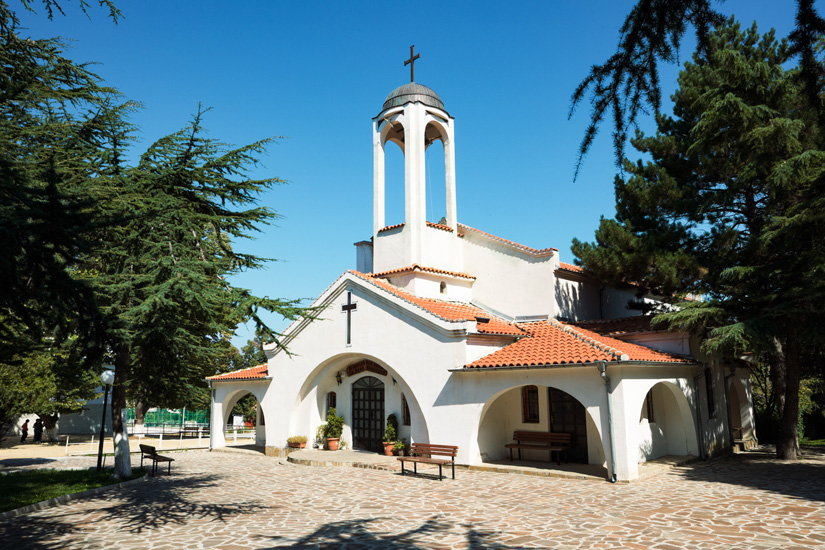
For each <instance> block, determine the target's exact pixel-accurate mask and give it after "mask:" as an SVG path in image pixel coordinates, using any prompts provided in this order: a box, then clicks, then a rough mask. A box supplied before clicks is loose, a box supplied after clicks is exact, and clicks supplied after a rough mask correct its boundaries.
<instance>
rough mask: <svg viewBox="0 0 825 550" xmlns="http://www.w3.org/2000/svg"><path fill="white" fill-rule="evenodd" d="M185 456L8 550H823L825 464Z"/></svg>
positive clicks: (9, 526)
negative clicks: (493, 465) (369, 462)
mask: <svg viewBox="0 0 825 550" xmlns="http://www.w3.org/2000/svg"><path fill="white" fill-rule="evenodd" d="M174 456H175V458H176V462H175V463H174V464H173V467H172V475H171V476H168V477H167V476H159V477H157V478H154V479H151V480H150V481H148V482H146V483H141V484H138V485H135V486H132V487H129V488H127V489H124V490H120V491H111V492H108V493H105V494H103V495H99V496H97V497H94V498H90V499H87V500H80V501H74V502H71V503H69V504H65V505H60V506H56V507H53V508H49V509H46V510H40V511H37V512H33V513H31V514H29V515H27V516H21V517H16V518H11V519H8V520H5V521H2V522H0V548H13V549H23V548H34V549H37V548H78V549H79V548H100V549H102V548H119V549H131V548H134V549H138V548H140V549H144V548H146V549H170V550H171V549H174V550H180V549H184V548H221V549H247V548H298V549H310V548H312V549H314V548H319V549H328V548H346V549H362V548H363V549H367V548H389V549H416V548H422V549H423V548H427V549H430V548H472V549H476V550H478V549H488V548H489V549H496V550H503V549H514V548H558V549H573V548H576V549H609V548H623V549H624V548H630V549H639V550H641V549H659V550H674V549H679V548H690V549H699V550H701V549H713V550H717V549H720V548H724V549H748V550H766V549H778V548H783V549H792V548H793V549H799V548H810V549H814V548H816V549H821V548H825V453H822V452H819V453H813V452H809V453H808V454H806V456H805V457H804V458H803V459H802V460H800V461H797V462H794V463H789V462H777V461H774V460H771V459H769V458H767V456H766V455H765V454H764V453H747V454H743V455H735V456H733V457H730V458H726V459H721V460H715V461H711V462H707V463H694V464H690V465H687V466H680V467H675V468H672V469H670V470H667V471H666V472H664V473H660V474H657V475H651V476H648V477H646V478H644V479H642V480H640V481H638V482H636V483H632V484H610V483H607V482H591V481H582V480H571V479H561V478H551V477H539V476H533V475H512V474H504V473H495V472H480V471H467V470H461V471H459V472H457V474H456V475H457V479H455V480H450V479H447V480H444V481H436V480H433V479H427V478H413V477H402V476H400V475H399V474H398V473H396V472H393V471H387V470H380V469H372V468H352V467H330V466H315V467H311V466H302V465H298V464H293V463H290V462H287V461H285V460H279V459H273V458H269V457H265V456H261V455H260V454H258V453H255V452H254V451H252V452H250V451H243V450H235V452H212V453H209V452H206V451H200V450H192V451H186V452H179V453H175V455H174ZM93 460H94V459H93V458H91V457H75V458H72V459H71V461H72V462H73V463H74V465H76V466H82V465H83V464H82V463H83V461H87V462H89V464H90V465H91V463H93Z"/></svg>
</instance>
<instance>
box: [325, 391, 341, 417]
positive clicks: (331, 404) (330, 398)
mask: <svg viewBox="0 0 825 550" xmlns="http://www.w3.org/2000/svg"><path fill="white" fill-rule="evenodd" d="M336 408H338V403H337V396H336V395H335V392H334V391H331V392H329V393H328V394H327V411H326V412H327V413H329V410H330V409H336ZM324 416H326V415H324Z"/></svg>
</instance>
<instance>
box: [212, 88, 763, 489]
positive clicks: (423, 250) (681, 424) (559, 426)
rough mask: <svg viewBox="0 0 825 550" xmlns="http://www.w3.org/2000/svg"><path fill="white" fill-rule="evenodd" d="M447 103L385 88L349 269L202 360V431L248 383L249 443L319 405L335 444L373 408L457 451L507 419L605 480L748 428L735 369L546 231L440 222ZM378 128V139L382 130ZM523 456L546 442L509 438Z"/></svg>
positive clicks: (411, 438) (365, 437) (354, 442)
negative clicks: (433, 155) (526, 446)
mask: <svg viewBox="0 0 825 550" xmlns="http://www.w3.org/2000/svg"><path fill="white" fill-rule="evenodd" d="M454 124H455V120H454V119H453V118H452V117H451V116H450V115H449V113H448V112H447V110H446V109H445V107H444V104H443V103H442V101H441V99H440V98H439V97H438V95H437V94H436V93H435V92H434V91H432V90H431V89H429V88H427V87H425V86H422V85H420V84H417V83H414V82H411V83H409V84H406V85H404V86H401V87H399V88H397V89H395V90H394V91H393V92H392V93H390V95H389V96H388V97H387V99H386V100H385V102H384V104H383V106H382V108H381V111H380V113H379V114H378V116H376V117H375V118H374V119H373V151H374V189H373V195H374V210H373V234H372V238H371V239H370V240H368V241H363V242H360V243H356V269H355V270H352V271H347V272H345V273H343V274H342V275H341V276H340V277H339V278H338V279H337V280H336V281H334V282H333V283H332V284H331V285H330V286H329V287H328V288H327V289H326V290H325V291H324V292H323V293H322V294H321V295H320V297H319V298H318V299H317V300H316V301H315V303H314V306H316V307H318V308H320V310H321V313H320V314H319V318H318V319H316V320H313V321H310V320H299V321H296V322H294V323H293V324H292V325H291V326H289V327H288V328H287V329H286V331H285V332H284V338H283V341H282V342H281V344H283V345H285V346H287V347H288V349H289V351H290V353H289V354H287V353H285V352H284V351H282V350H281V349H280V346H278V345H276V344H270V345H268V346H265V348H264V349H265V351H266V352H267V357H268V361H267V363H266V364H264V365H260V366H258V367H254V368H251V369H246V370H243V371H237V372H232V373H228V374H224V375H219V376H215V377H212V378H210V379H209V383H210V386H211V388H212V418H213V429H212V432H211V445H212V447H220V446H223V445H224V444H225V434H224V431H223V429H222V426H225V425H226V420H227V418H228V415H229V413H230V411H231V410H232V408H233V406H234V405H235V403H236V402H237V401H238V399H240V398H241V397H243V396H244V395H246V394H248V393H252V394H253V395H255V397H256V398H257V400H258V402H259V404H260V406H259V407H258V411H259V412H258V422H257V428H256V429H257V435H256V438H257V443H258V444H259V445H262V446H265V447H266V448H267V452H268V454H279V453H280V450H281V449H282V448H284V447H286V440H287V438H288V437H290V436H293V435H305V436H307V437H308V438H309V439H310V440H312V439H313V436H314V435H315V433H316V429H317V427H318V426H319V425H320V424H322V423H324V422H325V417H326V411H327V409H328V407H330V406H334V407H336V410H337V412H338V414H339V415H341V416H343V417H344V423H345V426H344V434H343V436H342V439H343V440H345V441H346V442H347V443H348V444H349V446H350V447H351V448H355V449H363V450H374V451H378V450H379V449H380V447H381V439H382V437H383V433H384V426H385V422H386V419H387V416H388V415H389V414H391V413H392V414H395V415H396V417H397V418H398V419H399V424H400V429H399V432H400V433H399V434H398V437H399V439H400V438H404V439H406V440H407V441H408V442H422V443H437V444H448V445H457V446H458V447H459V451H458V457H457V462H458V463H461V464H467V465H478V464H483V463H487V462H494V461H500V460H506V459H509V452H508V449H506V448H505V445H506V444H507V443H511V442H512V441H513V434H514V431H516V430H527V431H538V432H564V433H570V434H571V435H572V437H571V441H572V443H571V445H572V447H571V449H570V451H569V453H568V459H569V460H570V461H571V462H581V463H587V464H596V465H602V466H604V468H605V471H606V472H607V473H606V477H607V478H608V479H610V480H613V481H616V480H631V479H633V478H635V477H637V476H638V471H639V467H638V465H639V463H641V462H644V461H648V460H652V459H655V458H658V457H661V456H665V455H681V456H684V455H693V456H697V457H706V456H710V455H714V454H718V453H722V452H726V451H729V450H730V449H731V448H732V447H733V446H735V445H749V444H752V443H753V442H755V433H754V424H753V407H752V400H751V390H750V382H749V376H748V370H747V368H746V365H745V364H744V363H736V364H723V363H722V362H721V361H720V360H718V359H717V358H714V357H705V356H703V355H702V354H701V353H699V350H698V342H697V341H696V340H695V339H693V338H691V337H689V336H688V335H687V334H680V333H673V332H665V331H662V330H657V329H655V328H653V327H651V324H650V318H649V317H648V316H642V315H635V316H634V312H633V311H631V310H628V309H627V303H628V301H629V300H631V299H633V297H634V296H633V292H632V291H631V290H625V289H611V288H605V287H604V285H602V284H601V283H600V282H599V281H596V280H593V279H591V278H589V277H587V275H586V274H585V273H584V272H583V271H582V270H581V269H580V268H578V267H576V266H574V265H570V264H567V263H564V262H561V260H560V256H559V251H558V250H557V249H555V248H545V249H541V250H538V249H533V248H530V247H526V246H523V245H520V244H518V243H515V242H512V241H509V240H507V239H503V238H500V237H497V236H494V235H491V234H488V233H485V232H484V231H481V230H479V229H475V228H472V227H468V226H466V225H463V224H461V223H459V222H458V220H457V214H456V212H457V209H456V186H455V140H454ZM438 140H440V141H441V143H442V144H443V147H444V173H445V177H444V181H445V189H444V192H445V198H446V216H445V217H444V218H443V219H442V220H440V221H439V222H438V223H436V222H433V221H428V220H427V219H426V210H425V197H426V185H425V173H426V172H425V168H426V166H425V159H426V156H425V152H426V149H427V147H429V146H430V145H431V144H432V143H434V142H435V141H438ZM390 142H392V144H394V145H391V144H390ZM393 146H398V147H400V148H401V150H402V152H403V155H404V176H405V178H404V179H405V194H404V199H405V210H404V212H405V221H404V223H402V224H398V225H391V226H387V225H386V224H385V210H384V209H385V182H384V172H385V170H384V158H385V148H386V147H393ZM523 458H524V459H525V460H542V461H546V460H547V459H548V453H547V452H546V451H530V450H525V451H523Z"/></svg>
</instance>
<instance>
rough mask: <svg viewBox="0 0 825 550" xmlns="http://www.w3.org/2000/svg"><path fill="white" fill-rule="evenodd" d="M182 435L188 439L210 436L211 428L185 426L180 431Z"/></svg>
mask: <svg viewBox="0 0 825 550" xmlns="http://www.w3.org/2000/svg"><path fill="white" fill-rule="evenodd" d="M180 433H181V435H182V436H184V437H186V436H188V435H191V436H192V437H198V436H199V435H207V436H208V435H209V426H184V427H183V428H181V431H180Z"/></svg>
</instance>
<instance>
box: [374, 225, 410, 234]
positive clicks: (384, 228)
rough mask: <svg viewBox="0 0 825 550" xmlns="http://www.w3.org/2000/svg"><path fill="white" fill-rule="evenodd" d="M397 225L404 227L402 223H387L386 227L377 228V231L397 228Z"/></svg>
mask: <svg viewBox="0 0 825 550" xmlns="http://www.w3.org/2000/svg"><path fill="white" fill-rule="evenodd" d="M399 227H404V224H403V223H397V224H395V225H388V226H387V227H382V228H381V229H379V230H378V232H379V233H381V232H383V231H389V230H390V229H398V228H399Z"/></svg>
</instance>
